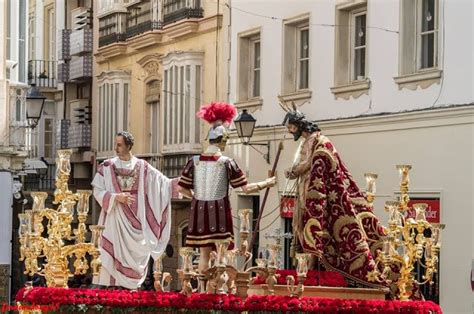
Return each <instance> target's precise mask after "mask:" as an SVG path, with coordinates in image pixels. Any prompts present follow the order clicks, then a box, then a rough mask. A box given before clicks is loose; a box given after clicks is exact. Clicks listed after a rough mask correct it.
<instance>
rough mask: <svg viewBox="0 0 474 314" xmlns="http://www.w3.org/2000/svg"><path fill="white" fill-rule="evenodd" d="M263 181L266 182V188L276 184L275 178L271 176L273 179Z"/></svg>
mask: <svg viewBox="0 0 474 314" xmlns="http://www.w3.org/2000/svg"><path fill="white" fill-rule="evenodd" d="M265 181H266V184H267V188H271V187H273V186H275V184H276V183H277V178H276V177H275V176H273V177H270V178H268V179H266V180H265Z"/></svg>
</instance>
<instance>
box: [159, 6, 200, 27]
mask: <svg viewBox="0 0 474 314" xmlns="http://www.w3.org/2000/svg"><path fill="white" fill-rule="evenodd" d="M203 16H204V9H203V8H201V7H196V8H181V9H178V10H176V11H172V12H170V13H167V14H165V16H164V21H163V23H164V25H166V24H169V23H173V22H176V21H179V20H182V19H189V18H202V17H203Z"/></svg>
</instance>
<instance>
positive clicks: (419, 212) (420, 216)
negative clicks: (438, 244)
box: [413, 203, 428, 220]
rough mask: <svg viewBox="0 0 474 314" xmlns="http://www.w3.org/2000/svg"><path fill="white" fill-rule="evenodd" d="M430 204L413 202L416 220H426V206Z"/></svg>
mask: <svg viewBox="0 0 474 314" xmlns="http://www.w3.org/2000/svg"><path fill="white" fill-rule="evenodd" d="M427 207H428V204H423V203H419V204H413V208H414V209H415V220H426V215H425V213H426V208H427Z"/></svg>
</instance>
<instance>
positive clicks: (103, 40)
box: [99, 33, 126, 47]
mask: <svg viewBox="0 0 474 314" xmlns="http://www.w3.org/2000/svg"><path fill="white" fill-rule="evenodd" d="M125 35H126V34H124V33H112V34H108V35H105V36H102V37H99V47H103V46H107V45H110V44H113V43H118V42H121V41H125V39H126V37H125Z"/></svg>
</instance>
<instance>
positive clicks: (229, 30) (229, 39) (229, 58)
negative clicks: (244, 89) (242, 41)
mask: <svg viewBox="0 0 474 314" xmlns="http://www.w3.org/2000/svg"><path fill="white" fill-rule="evenodd" d="M231 2H232V0H229V6H228V8H229V22H228V24H227V42H228V46H229V47H228V48H229V51H228V52H227V54H228V55H227V102H230V70H231V68H230V63H231V61H232V3H231Z"/></svg>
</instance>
